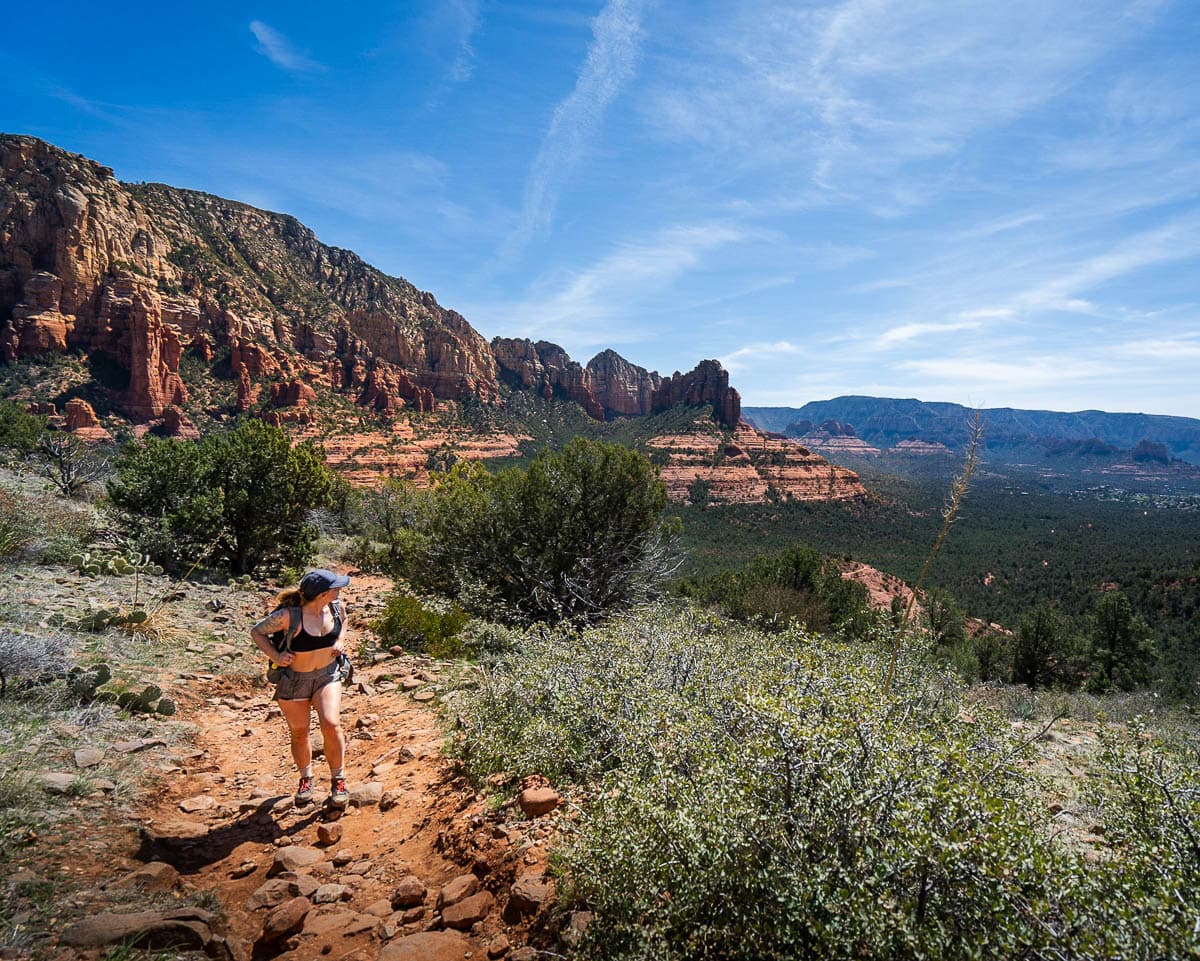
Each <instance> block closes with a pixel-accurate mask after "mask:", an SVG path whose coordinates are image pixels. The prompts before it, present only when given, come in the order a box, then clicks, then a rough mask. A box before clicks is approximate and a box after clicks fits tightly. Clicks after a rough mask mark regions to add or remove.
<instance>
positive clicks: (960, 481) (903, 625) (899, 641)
mask: <svg viewBox="0 0 1200 961" xmlns="http://www.w3.org/2000/svg"><path fill="white" fill-rule="evenodd" d="M982 439H983V414H982V412H981V411H978V410H977V411H975V418H974V420H973V421H972V422H971V438H970V441H969V442H968V444H967V454H966V457H965V458H964V460H963V467H962V470H961V471H960V472H959V474H958V476H957V477H955V478H954V483H952V484H951V485H950V497H949V498H948V499H947V501H946V506H945V507H944V508H943V509H942V527H941V530H939V531H938V536H937V539H936V540H935V541H934V542H933V547H932V548H931V549H930V551H929V556H928V557H926V558H925V564H924V565H923V566H922V568H921V575H920V577H918V578H917V583H916V584H914V585H913V589H912V594H911V595H910V596H909V598H908V604H907V605H906V606H905V608H904V620H903V621H901V622H900V629H899V630H898V631H897V632H896V637H895V639H894V640H893V641H892V656H891V658H890V659H889V661H888V671H887V678H886V679H885V680H884V682H883V690H884V692H888V691H890V690H891V689H892V681H893V679H894V678H895V676H896V661H897V659H898V658H899V657H900V649H901V648H902V647H903V645H904V640H905V638H906V637H907V635H908V628H909V624H911V623H912V616H913V611H914V610H916V607H917V598H918V597H919V596H920V594H921V590H922V588H924V586H925V576H926V575H927V574H928V573H929V568H930V567H931V566H932V565H933V559H934V558H935V557H937V555H938V551H940V550H941V549H942V544H943V542H944V541H945V540H946V535H947V534H949V533H950V525H951V524H953V523H954V518H955V516H956V515H957V514H958V509H959V507H960V506H961V505H962V499H963V497H964V496H965V495H966V493H967V488H968V487H969V486H970V484H971V475H972V474H974V473H975V468H976V467H978V466H979V445H980V442H981V440H982Z"/></svg>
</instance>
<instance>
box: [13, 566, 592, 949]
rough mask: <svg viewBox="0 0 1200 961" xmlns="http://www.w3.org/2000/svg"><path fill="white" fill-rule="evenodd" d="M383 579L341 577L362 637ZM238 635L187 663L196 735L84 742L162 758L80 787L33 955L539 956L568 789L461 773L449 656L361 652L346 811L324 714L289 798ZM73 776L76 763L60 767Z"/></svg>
mask: <svg viewBox="0 0 1200 961" xmlns="http://www.w3.org/2000/svg"><path fill="white" fill-rule="evenodd" d="M384 584H385V582H383V581H382V579H375V578H369V577H358V576H356V577H355V580H354V583H353V584H352V586H351V588H350V589H348V590H347V592H346V595H347V601H348V605H349V609H350V612H351V617H350V619H349V621H348V641H349V643H348V649H349V650H351V651H355V650H357V649H358V647H359V639H360V635H361V633H362V632H363V631H364V630H365V625H364V621H363V619H362V618H361V616H360V617H359V618H356V617H355V616H354V612H355V608H356V607H357V608H359V609H360V610H361V609H362V608H364V607H369V606H371V605H375V606H377V605H378V600H374V601H372V600H371V598H372V595H375V596H376V597H378V596H381V589H382V588H383V587H384ZM233 626H234V625H233V624H230V627H231V628H232V627H233ZM239 626H240V625H239ZM238 640H239V639H238V638H237V637H234V638H233V639H232V641H233V643H229V644H227V645H219V646H218V648H217V649H216V650H215V651H214V650H213V649H211V648H210V649H209V650H208V651H207V652H206V653H207V655H208V656H207V657H206V658H202V659H201V660H203V661H204V662H205V664H207V663H208V661H209V660H210V659H211V657H212V656H213V655H214V653H215V654H216V655H218V656H219V657H220V659H221V661H222V664H223V665H226V667H225V669H223V670H219V671H208V672H203V673H202V671H203V668H201V669H200V670H198V671H192V672H184V673H182V674H180V675H178V676H177V678H178V681H179V683H177V684H176V685H173V686H172V693H173V694H174V695H175V697H176V700H177V702H178V708H179V717H178V720H182V721H184V722H186V723H188V724H190V725H192V726H193V727H194V730H195V735H194V737H193V738H192V739H190V741H188V742H185V743H171V742H172V739H171V738H169V737H153V736H148V737H144V738H140V739H137V738H135V739H133V740H131V741H128V742H123V743H121V744H114V745H107V746H100V747H98V748H97V747H91V748H83V749H81V751H80V752H76V755H75V758H74V762H75V764H76V765H77V766H82V765H89V764H90V765H96V764H98V763H99V760H100V759H101V758H103V759H105V763H106V764H109V765H111V764H118V763H122V762H123V759H125V758H134V757H137V758H139V759H140V763H143V764H146V765H152V766H153V769H154V770H155V771H156V772H161V776H156V777H154V778H153V779H152V780H151V781H150V782H149V783H148V786H147V788H146V790H145V792H144V793H142V794H141V796H135V797H133V798H131V799H130V803H128V804H126V805H124V806H123V807H118V805H117V804H116V803H113V799H112V798H111V796H110V797H105V796H104V795H103V794H101V792H96V793H94V794H93V795H92V796H90V797H87V798H80V799H79V800H78V801H77V802H75V803H77V804H78V806H79V809H80V815H81V817H82V818H83V819H84V820H85V822H86V824H87V828H86V831H84V832H82V833H74V832H72V831H71V830H70V829H69V828H68V829H65V832H64V834H63V837H62V839H61V841H62V843H61V844H60V845H59V850H60V852H61V853H60V854H59V856H60V857H62V858H64V863H63V864H62V865H61V870H62V871H63V872H64V873H65V874H67V875H68V876H70V877H71V879H72V881H73V882H74V883H73V889H74V890H75V891H77V892H82V893H80V894H79V895H78V896H76V897H74V898H73V899H71V900H70V901H69V902H68V903H65V904H64V905H63V909H62V911H61V912H60V914H61V918H58V919H52V920H57V921H58V927H59V930H58V931H57V932H56V934H55V935H54V936H52V937H51V938H50V943H49V944H48V945H45V946H44V948H45V950H44V951H41V950H39V951H35V952H34V954H43V953H44V954H46V955H49V956H55V957H61V958H66V957H80V956H84V957H94V958H101V957H105V956H106V952H107V951H109V950H110V949H111V946H112V945H114V944H120V943H128V942H131V941H133V942H135V943H138V944H139V945H142V946H154V947H167V946H170V947H173V948H175V949H176V950H180V949H182V950H185V951H186V950H190V951H195V952H197V956H198V957H199V956H200V955H199V953H198V952H201V951H202V952H204V954H206V955H207V956H209V957H216V958H228V959H232V961H254V959H258V961H261V959H266V958H274V957H286V958H295V959H308V958H318V957H321V958H359V959H364V961H369V959H375V958H379V959H382V961H451V959H455V961H456V959H461V958H475V959H481V958H490V959H498V958H511V959H514V961H528V959H532V958H534V957H538V956H539V952H538V951H537V949H536V948H534V947H531V946H530V945H529V942H530V941H533V942H535V943H537V944H542V945H545V944H549V943H551V941H553V940H555V939H556V938H557V937H559V932H558V931H557V928H558V927H559V926H560V925H562V924H563V922H562V921H560V920H559V919H557V917H556V915H557V912H556V911H555V909H554V883H553V881H552V880H550V879H548V878H547V877H546V855H545V850H546V848H545V845H546V843H547V841H548V839H549V838H550V835H551V833H552V831H553V824H554V822H555V821H556V819H557V818H559V817H561V816H562V815H563V811H562V809H561V808H560V806H559V799H558V797H557V795H556V794H555V793H554V792H553V791H552V790H550V789H549V788H548V787H547V786H545V785H543V784H525V785H522V787H523V788H524V790H523V791H522V792H521V793H520V795H519V796H518V797H515V798H513V799H511V800H509V801H507V802H505V803H497V801H500V800H502V798H493V799H492V800H491V802H490V803H489V801H488V800H487V799H485V797H484V796H483V795H481V794H478V793H477V792H476V789H475V788H474V787H472V786H471V785H470V784H469V783H468V782H467V781H466V779H465V778H464V777H462V776H461V774H460V773H459V772H458V769H457V766H456V764H455V762H454V761H453V760H452V759H449V758H447V757H446V756H444V755H443V754H442V751H441V748H442V746H443V743H444V741H445V738H446V732H445V730H444V728H443V721H442V718H441V715H440V714H439V713H438V711H437V705H438V704H439V703H440V702H441V700H442V699H443V698H444V697H445V696H446V694H447V692H448V690H449V688H450V686H451V685H450V684H449V683H447V681H448V678H447V677H446V676H444V675H443V674H442V673H440V672H439V665H436V664H434V663H432V662H430V661H429V660H428V659H422V658H417V657H413V656H409V655H405V654H403V653H402V652H399V651H397V652H395V653H391V654H386V653H381V654H376V655H374V656H373V657H366V658H362V657H360V658H357V659H356V660H357V661H358V663H357V664H356V672H355V677H354V680H353V682H352V683H351V684H350V685H349V686H348V688H347V689H346V691H345V695H344V698H343V709H342V726H343V730H344V731H345V733H346V738H347V756H346V774H347V781H348V784H349V787H350V791H351V801H350V804H349V806H348V807H347V808H346V810H345V811H344V812H341V811H338V810H336V809H333V808H330V807H329V806H328V805H327V804H326V803H324V802H325V801H326V797H327V795H328V791H329V779H328V768H327V767H326V766H325V765H324V759H323V751H322V748H321V738H320V729H319V727H318V726H317V724H316V718H315V715H314V717H313V728H312V731H313V739H314V747H315V750H316V752H317V757H316V758H315V759H314V766H313V770H314V775H315V777H314V781H315V782H316V783H315V786H316V792H315V793H316V797H315V800H314V803H311V804H306V805H297V804H296V803H295V801H294V799H293V792H294V791H295V788H296V772H295V769H294V765H293V763H292V761H291V758H290V754H289V751H288V735H287V728H286V725H285V723H284V720H283V718H282V716H281V715H280V712H279V708H278V706H277V705H275V704H274V702H273V701H272V700H271V688H270V687H268V686H266V685H265V683H264V682H263V681H262V680H261V669H262V665H261V664H260V663H259V661H260V660H261V659H260V658H258V655H257V652H256V651H253V649H252V647H251V645H250V643H249V641H248V640H247V641H246V642H245V643H244V644H239V643H238ZM364 661H365V662H364ZM89 752H90V753H89ZM46 776H47V777H49V776H50V775H46ZM77 776H78V775H77V774H74V773H67V774H64V776H63V784H64V786H65V785H66V783H67V780H66V779H67V778H68V777H69V778H75V777H77ZM96 783H97V784H100V786H101V788H102V789H103V787H104V784H103V783H101V782H96ZM105 783H107V782H105ZM47 786H48V785H47ZM556 809H557V810H556ZM26 876H27V878H34V877H36V874H35V873H34V872H30V871H28V870H27V871H26ZM197 905H200V906H197ZM563 920H565V921H568V922H569V921H573V922H574V923H575V925H576V926H579V925H580V924H582V923H583V922H584V921H585V919H583V918H579V917H575V918H572V919H563ZM563 926H564V927H566V933H567V936H568V937H569V936H570V933H571V928H570V926H569V923H567V924H565V925H563ZM6 953H7V952H6ZM12 956H21V954H20V953H16V954H13V955H12Z"/></svg>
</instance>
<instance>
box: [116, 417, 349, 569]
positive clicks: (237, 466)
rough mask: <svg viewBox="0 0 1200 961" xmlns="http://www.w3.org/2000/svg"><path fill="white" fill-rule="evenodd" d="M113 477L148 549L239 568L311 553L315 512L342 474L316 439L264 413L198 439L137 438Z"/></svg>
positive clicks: (169, 560)
mask: <svg viewBox="0 0 1200 961" xmlns="http://www.w3.org/2000/svg"><path fill="white" fill-rule="evenodd" d="M117 471H118V476H117V477H116V478H115V479H113V480H112V481H110V482H109V485H108V494H109V499H110V501H111V503H112V504H113V506H114V507H115V508H116V509H117V510H118V511H120V512H121V513H122V515H123V519H124V522H125V524H126V526H127V527H129V529H130V531H131V533H132V534H133V535H134V537H135V538H136V539H137V541H138V542H139V544H140V546H141V547H142V549H143V550H146V551H148V552H149V553H150V554H152V555H153V556H154V557H155V559H156V560H158V561H159V562H160V563H162V564H163V565H164V566H167V567H170V568H173V569H176V570H178V569H181V568H182V567H185V566H187V565H189V564H191V563H193V562H194V561H196V560H197V559H198V558H211V559H212V561H214V562H215V563H217V564H218V565H219V566H222V567H225V568H227V569H228V570H230V571H232V572H233V573H235V574H246V573H251V572H253V571H255V570H257V569H258V568H260V567H263V566H266V565H269V564H279V565H301V564H304V563H305V562H306V561H308V560H309V559H310V558H311V556H312V554H313V547H314V544H315V542H316V531H315V529H314V528H313V527H312V525H311V524H309V523H307V522H306V518H307V515H308V514H309V512H310V511H312V510H314V509H316V508H320V507H328V506H329V505H330V503H331V501H332V497H333V493H334V489H335V478H334V476H333V475H332V473H331V472H330V471H329V469H328V468H327V467H326V466H325V461H324V457H323V456H322V453H321V451H320V450H319V449H318V448H317V447H315V446H314V445H313V444H312V443H310V442H305V443H303V444H298V445H296V446H295V447H293V446H292V444H291V440H290V438H289V437H288V435H287V434H285V433H284V432H283V431H282V430H280V429H279V428H277V427H272V426H270V425H268V424H264V423H262V422H261V421H257V420H246V421H243V422H242V423H241V424H240V425H238V426H237V427H236V428H234V429H233V430H231V431H228V432H226V433H223V434H212V435H209V436H208V437H205V438H204V439H202V440H200V441H198V442H195V443H192V442H187V441H175V440H163V439H160V438H154V437H147V438H146V439H145V440H143V441H140V442H136V443H133V444H130V445H129V446H127V447H126V448H125V450H124V451H123V452H122V454H121V457H120V458H119V460H118V462H117Z"/></svg>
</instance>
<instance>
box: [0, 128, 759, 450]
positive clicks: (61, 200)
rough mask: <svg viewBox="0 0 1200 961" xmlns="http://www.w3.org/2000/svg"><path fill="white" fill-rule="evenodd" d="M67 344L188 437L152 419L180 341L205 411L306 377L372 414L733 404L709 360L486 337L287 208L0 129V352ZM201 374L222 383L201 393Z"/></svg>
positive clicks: (268, 410)
mask: <svg viewBox="0 0 1200 961" xmlns="http://www.w3.org/2000/svg"><path fill="white" fill-rule="evenodd" d="M64 351H80V352H82V353H84V354H86V355H87V356H88V357H89V358H90V359H92V361H93V362H94V366H96V367H97V369H103V370H104V371H105V374H104V376H103V378H102V380H103V383H100V382H99V381H93V384H92V387H93V388H94V390H95V392H96V394H97V395H98V396H99V395H103V397H104V400H105V401H106V404H108V405H111V409H113V410H115V411H118V412H120V413H122V414H124V415H125V416H126V417H128V418H129V419H131V420H133V421H135V422H137V423H138V424H139V426H140V427H145V426H146V425H155V428H154V429H160V428H161V429H180V430H183V431H184V432H185V434H186V433H187V428H186V426H185V425H184V421H182V420H180V419H179V415H175V414H173V415H170V417H171V420H170V423H169V424H165V423H163V422H162V419H163V418H164V417H166V416H167V412H168V411H169V410H171V409H172V408H179V409H180V414H182V411H183V410H186V409H187V404H188V403H189V400H190V395H189V385H188V384H185V382H184V371H183V370H181V366H180V365H181V362H182V361H183V359H184V357H187V358H189V361H194V360H198V361H200V362H201V363H203V364H204V365H205V366H206V368H208V370H207V372H206V373H205V374H204V376H205V377H207V378H209V380H207V381H206V382H205V388H204V389H203V390H201V389H200V384H199V382H197V383H196V384H193V385H192V389H193V390H195V391H196V392H197V398H198V399H197V403H201V402H203V403H205V404H211V401H210V398H211V397H212V396H213V395H214V394H219V395H221V400H220V405H219V406H217V407H216V408H215V409H214V410H212V411H210V412H211V413H216V414H218V415H221V414H224V413H227V412H229V411H230V409H231V408H232V410H234V411H239V412H247V411H260V413H261V416H263V417H264V418H265V419H267V420H270V421H272V422H275V423H290V424H299V425H304V424H308V423H312V422H313V421H314V419H315V417H316V416H317V409H318V408H319V407H320V405H318V404H314V403H313V400H314V399H315V398H316V397H317V396H319V395H320V393H321V392H322V391H334V392H339V393H341V394H343V395H344V396H346V397H347V398H348V399H350V400H352V401H353V402H354V403H356V404H358V405H361V406H362V407H364V408H366V409H369V410H371V411H374V412H377V413H380V414H385V415H388V414H395V413H397V412H400V411H409V412H415V413H429V412H433V411H436V410H437V409H438V405H439V403H441V402H443V401H447V402H449V401H460V400H464V399H468V398H471V399H477V400H481V401H483V402H485V403H489V404H494V403H499V402H500V401H501V391H500V381H501V378H503V379H504V380H505V381H506V382H507V383H508V384H509V385H510V386H512V387H516V388H520V389H524V390H531V391H536V392H537V393H539V394H541V395H542V396H543V397H547V398H563V399H567V400H570V401H573V402H575V403H577V404H579V405H580V406H581V407H582V408H583V409H584V410H585V411H586V412H587V413H588V414H589V415H590V416H592V417H595V418H608V417H623V416H630V417H636V416H642V415H646V414H653V413H658V412H661V411H664V410H666V409H668V408H671V407H673V406H675V405H678V404H692V405H698V406H699V405H709V406H711V407H712V409H713V412H714V418H715V420H716V421H717V422H718V423H719V424H721V425H723V426H724V427H726V428H728V429H730V430H733V429H735V428H736V427H737V425H738V422H739V420H740V415H741V400H740V398H739V396H738V394H737V391H736V390H734V389H733V388H731V387H730V386H729V375H728V373H727V372H726V371H724V370H723V369H722V368H721V365H720V364H719V363H717V362H716V361H714V360H706V361H703V362H701V363H700V364H699V365H698V366H697V367H696V368H695V369H694V370H692V371H689V372H687V373H679V372H676V373H674V374H673V375H671V376H670V377H662V376H660V375H659V374H658V373H656V372H653V371H647V370H645V369H644V368H642V367H638V366H637V365H635V364H632V363H630V362H629V361H627V360H625V359H624V358H623V357H621V356H619V355H618V354H616V353H615V352H613V351H611V350H607V351H603V352H601V353H600V354H597V355H596V356H595V357H593V358H592V359H591V361H589V362H588V364H587V365H586V366H585V365H581V364H579V363H577V362H576V361H573V360H572V359H571V358H570V357H569V356H568V355H567V353H566V352H565V351H564V350H563V349H562V348H560V347H558V346H556V345H554V344H551V343H549V342H546V341H539V342H537V343H533V342H531V341H528V340H513V339H505V338H497V339H496V340H495V341H493V342H492V343H491V344H490V345H489V344H488V343H487V342H486V341H485V340H484V339H483V338H482V337H480V335H479V334H478V333H477V332H476V331H475V330H474V329H473V328H472V327H471V325H470V324H469V323H468V322H467V321H466V319H465V318H464V317H462V315H460V314H458V313H456V312H455V311H453V310H448V309H446V308H444V307H442V306H441V305H440V304H438V302H437V300H436V299H435V298H434V297H433V295H432V294H430V293H427V292H424V291H420V290H417V289H416V288H415V287H413V286H412V285H411V284H409V283H408V282H407V281H405V280H402V279H400V278H396V277H389V276H387V275H386V274H384V273H382V272H380V271H378V270H376V269H374V268H373V267H371V266H370V265H368V264H366V263H364V262H363V261H362V260H361V259H360V258H358V257H357V256H356V255H355V254H353V253H351V252H350V251H347V250H340V249H337V248H333V247H327V246H325V245H324V244H322V243H320V242H319V241H318V240H317V238H316V236H315V235H314V234H313V233H312V231H310V230H308V229H307V228H306V227H304V226H303V225H302V224H300V223H299V222H298V221H297V220H295V218H293V217H288V216H284V215H280V214H275V213H270V212H267V211H263V210H258V209H256V208H254V207H250V206H248V205H246V204H241V203H237V202H235V201H231V200H224V199H221V198H219V197H214V196H211V195H209V194H204V193H199V192H196V191H189V190H180V189H176V188H173V187H168V186H165V185H162V184H124V183H121V182H119V181H118V180H116V179H115V178H114V176H113V173H112V171H111V170H110V169H108V168H107V167H104V166H101V165H100V164H98V163H95V162H94V161H91V160H88V159H87V158H85V157H81V156H79V155H76V154H71V153H68V152H66V151H64V150H60V149H59V148H57V147H54V146H52V145H50V144H47V143H44V142H42V141H40V140H37V139H34V138H32V137H25V136H14V135H0V356H2V357H4V358H5V359H7V360H10V361H11V360H18V359H21V358H28V357H33V356H38V355H42V354H47V353H59V352H64ZM226 359H227V360H226ZM185 368H186V369H189V370H190V369H192V368H191V367H190V366H188V365H185ZM188 376H191V375H190V374H189V375H188ZM213 378H216V379H222V380H225V381H226V386H225V387H224V388H223V389H221V390H218V391H213V390H212V389H211V381H212V379H213ZM301 388H303V389H301ZM310 394H311V396H310ZM193 413H194V412H193Z"/></svg>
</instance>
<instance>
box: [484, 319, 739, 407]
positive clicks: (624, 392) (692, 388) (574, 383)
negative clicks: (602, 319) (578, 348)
mask: <svg viewBox="0 0 1200 961" xmlns="http://www.w3.org/2000/svg"><path fill="white" fill-rule="evenodd" d="M492 355H493V356H494V357H495V359H496V364H497V366H498V367H499V369H500V372H501V375H502V376H503V377H504V378H505V379H506V380H508V382H509V383H510V384H511V385H512V386H514V387H523V388H526V389H529V390H535V391H537V392H539V393H540V394H541V395H542V396H543V397H547V398H550V397H563V398H566V399H568V400H573V401H575V402H576V403H577V404H579V405H580V406H581V407H582V408H583V409H584V410H586V411H587V412H588V413H589V414H590V415H591V416H593V417H596V418H603V417H613V416H624V417H637V416H642V415H645V414H654V413H658V412H659V411H663V410H666V409H668V408H669V407H673V406H675V405H676V404H691V405H693V406H700V405H703V404H709V405H711V406H712V408H713V412H714V416H715V418H716V420H717V421H718V422H719V423H721V424H723V425H725V426H726V427H729V428H734V427H736V426H737V424H738V421H739V420H740V419H741V413H742V401H741V397H740V396H739V395H738V392H737V391H736V390H734V389H733V388H732V387H730V386H729V374H728V372H727V371H725V370H724V369H722V367H721V365H720V364H719V363H718V362H717V361H715V360H705V361H701V362H700V364H699V365H697V367H696V368H695V370H692V371H690V372H688V373H686V374H681V373H678V372H676V373H675V374H674V375H672V377H671V378H670V379H669V380H664V379H663V378H662V377H660V376H659V375H658V373H657V372H655V371H648V370H646V369H645V368H644V367H638V366H637V365H636V364H631V363H630V362H629V361H627V360H626V359H625V358H624V357H622V356H621V355H620V354H618V353H617V352H616V351H613V350H605V351H603V352H601V353H599V354H597V355H596V356H595V357H593V358H592V359H591V360H590V361H588V364H587V366H586V367H583V366H581V365H580V364H579V363H577V362H576V361H573V360H571V358H570V357H568V356H567V353H566V351H564V350H563V349H562V348H561V347H559V346H558V345H557V344H551V343H549V342H547V341H544V340H543V341H538V342H537V343H536V344H535V343H533V342H532V341H529V340H523V339H518V338H508V337H497V338H495V339H494V340H493V341H492Z"/></svg>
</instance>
